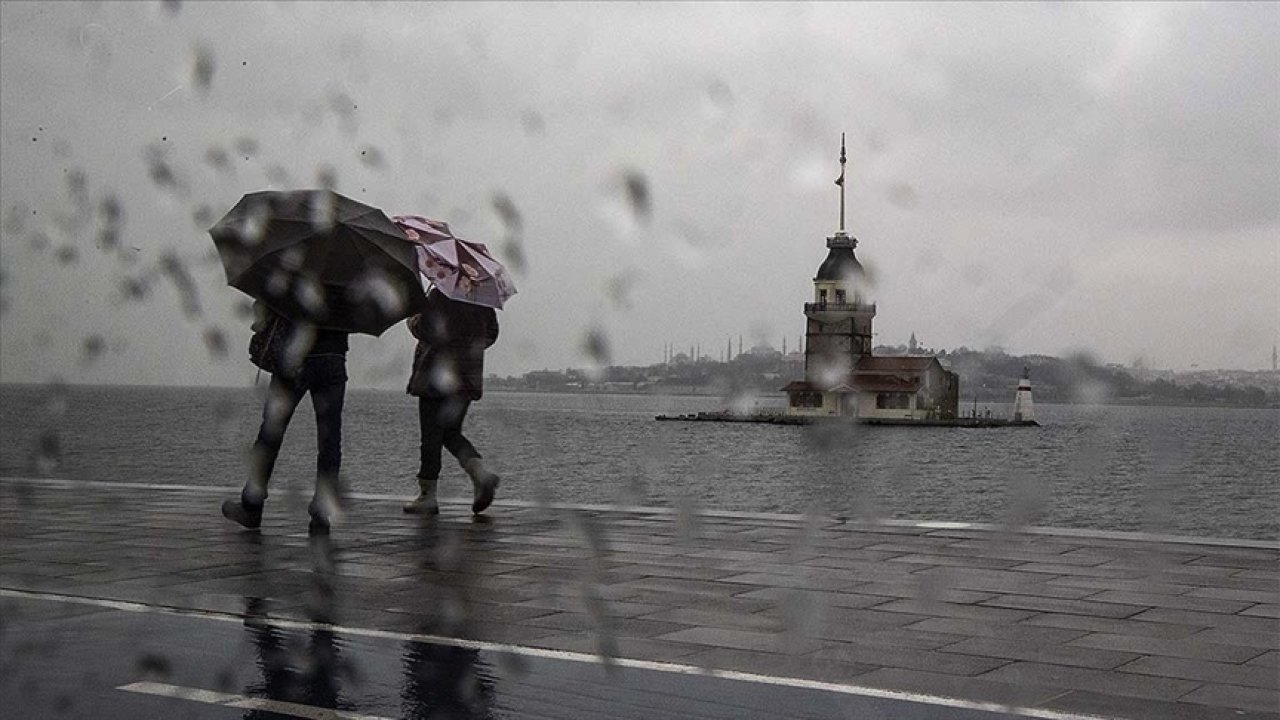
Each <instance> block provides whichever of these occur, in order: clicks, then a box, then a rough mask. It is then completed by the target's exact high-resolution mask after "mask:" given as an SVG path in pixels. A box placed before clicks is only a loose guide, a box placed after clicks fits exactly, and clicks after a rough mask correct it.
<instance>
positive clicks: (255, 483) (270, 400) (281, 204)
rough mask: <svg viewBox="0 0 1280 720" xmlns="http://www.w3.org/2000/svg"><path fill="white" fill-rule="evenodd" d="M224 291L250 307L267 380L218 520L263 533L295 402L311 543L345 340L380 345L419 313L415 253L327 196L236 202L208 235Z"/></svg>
mask: <svg viewBox="0 0 1280 720" xmlns="http://www.w3.org/2000/svg"><path fill="white" fill-rule="evenodd" d="M209 234H210V235H211V236H212V237H213V241H214V244H215V245H216V246H217V248H218V254H219V257H220V258H221V260H222V263H223V268H224V270H225V271H226V274H227V283H228V284H229V285H231V286H233V287H235V288H238V289H240V290H241V291H243V292H245V293H246V294H248V295H249V296H250V297H253V298H254V299H255V300H256V302H255V303H254V308H255V312H256V314H257V321H256V322H255V323H254V328H253V329H254V336H253V338H252V339H251V340H250V343H249V355H250V359H251V360H252V361H253V362H254V364H255V365H257V366H258V367H259V368H261V369H263V370H266V371H267V372H269V373H271V383H270V386H269V389H268V392H267V399H266V402H265V403H264V406H263V409H262V424H261V426H260V427H259V429H258V435H257V438H256V439H255V440H254V443H253V449H252V460H251V463H250V472H249V478H248V479H247V480H246V482H245V485H244V488H243V489H242V490H241V491H240V496H239V497H238V498H235V499H229V500H227V501H225V502H224V503H223V504H222V514H223V515H224V516H225V517H227V518H228V519H229V520H233V521H235V522H237V523H239V524H240V525H243V526H244V527H247V528H257V527H259V526H260V525H261V524H262V511H263V505H264V503H265V501H266V499H267V485H268V483H269V481H270V479H271V473H272V470H273V469H274V467H275V462H276V457H277V455H278V454H279V452H280V446H281V444H282V443H283V442H284V434H285V430H286V429H287V428H288V426H289V420H290V419H291V418H292V417H293V413H294V410H296V409H297V407H298V403H300V402H301V401H302V398H303V396H304V395H307V394H310V395H311V404H312V407H313V408H314V409H315V413H316V433H317V438H316V440H317V443H316V444H317V451H318V452H317V458H316V486H315V495H314V497H313V498H312V500H311V504H310V505H309V506H308V508H307V509H308V512H309V513H310V515H311V524H310V530H311V532H312V533H327V532H328V531H329V528H330V525H331V524H332V522H333V521H334V519H335V517H336V515H337V513H338V510H339V506H340V498H341V488H340V486H339V475H338V473H339V469H340V467H341V464H342V407H343V403H344V400H345V397H346V386H347V349H348V335H349V334H351V333H353V332H354V333H366V334H369V335H374V336H377V335H380V334H382V332H383V331H385V330H386V329H387V328H388V327H390V326H392V325H394V324H396V323H398V322H400V321H401V320H403V319H405V318H406V317H409V316H410V315H412V314H414V313H415V312H417V310H418V309H419V307H420V305H421V303H422V301H423V300H424V299H425V298H424V297H423V292H422V285H421V284H420V280H419V279H418V270H417V257H416V251H415V246H414V245H413V244H412V243H410V242H409V239H408V238H407V237H406V236H405V234H404V232H403V231H402V230H401V229H400V228H399V227H397V226H396V225H394V224H393V223H392V222H391V220H390V219H389V218H387V216H386V215H384V214H383V213H382V211H381V210H378V209H377V208H373V207H369V206H368V205H364V204H362V203H358V202H356V201H354V200H351V199H350V198H346V197H343V196H342V195H339V194H337V193H334V192H332V191H329V190H297V191H279V192H258V193H250V194H248V195H245V196H244V197H243V198H242V199H241V200H240V202H239V203H237V204H236V206H235V207H234V208H232V209H231V211H230V212H228V213H227V215H226V216H225V217H223V218H222V220H219V221H218V223H217V224H216V225H214V226H213V227H212V228H210V230H209Z"/></svg>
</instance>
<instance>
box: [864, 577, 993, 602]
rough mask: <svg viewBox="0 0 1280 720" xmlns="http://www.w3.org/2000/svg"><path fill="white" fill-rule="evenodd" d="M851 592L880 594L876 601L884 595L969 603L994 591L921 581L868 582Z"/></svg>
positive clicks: (989, 595) (906, 598) (986, 597)
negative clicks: (960, 588) (957, 587)
mask: <svg viewBox="0 0 1280 720" xmlns="http://www.w3.org/2000/svg"><path fill="white" fill-rule="evenodd" d="M851 592H856V593H859V594H861V595H864V596H865V595H872V596H880V599H878V600H876V601H875V602H877V603H882V602H884V598H885V597H895V598H902V599H904V600H924V601H926V602H927V601H936V602H949V603H960V604H965V605H970V604H973V603H978V602H982V601H983V600H986V599H988V598H993V597H995V596H996V593H991V592H982V591H978V590H959V589H956V588H949V587H938V583H921V582H900V583H887V582H870V583H864V584H862V585H858V586H857V587H855V588H854V589H853V590H852V591H851Z"/></svg>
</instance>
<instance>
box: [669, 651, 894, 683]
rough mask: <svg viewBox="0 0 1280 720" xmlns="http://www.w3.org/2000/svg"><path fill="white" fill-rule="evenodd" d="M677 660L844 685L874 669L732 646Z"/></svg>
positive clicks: (705, 666) (696, 664) (699, 665)
mask: <svg viewBox="0 0 1280 720" xmlns="http://www.w3.org/2000/svg"><path fill="white" fill-rule="evenodd" d="M689 647H697V646H693V645H691V646H689ZM680 663H681V664H682V665H693V666H695V667H700V668H706V669H709V670H732V671H737V672H745V673H753V674H756V675H767V676H770V677H789V678H805V679H812V680H817V681H820V682H829V683H839V684H845V685H847V684H857V682H858V680H859V678H860V677H861V676H862V675H863V674H865V673H867V672H870V671H872V670H875V669H876V668H875V667H873V666H870V665H859V664H857V663H845V662H837V661H835V660H830V659H824V658H818V657H815V656H813V655H812V654H808V655H791V654H785V653H775V652H759V651H753V650H738V649H734V648H702V649H700V650H698V651H697V652H695V653H693V654H691V655H685V656H682V657H681V658H680Z"/></svg>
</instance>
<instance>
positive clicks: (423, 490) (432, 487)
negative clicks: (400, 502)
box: [402, 478, 440, 515]
mask: <svg viewBox="0 0 1280 720" xmlns="http://www.w3.org/2000/svg"><path fill="white" fill-rule="evenodd" d="M418 490H419V492H418V497H416V498H414V499H413V500H411V501H410V502H407V503H405V504H404V507H403V508H402V509H403V510H404V511H405V512H407V513H409V514H410V515H438V514H439V513H440V504H439V503H438V502H437V501H436V478H418Z"/></svg>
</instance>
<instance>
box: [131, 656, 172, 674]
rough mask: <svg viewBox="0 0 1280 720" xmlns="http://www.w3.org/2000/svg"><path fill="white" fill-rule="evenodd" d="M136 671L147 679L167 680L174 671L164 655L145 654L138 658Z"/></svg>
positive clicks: (135, 666)
mask: <svg viewBox="0 0 1280 720" xmlns="http://www.w3.org/2000/svg"><path fill="white" fill-rule="evenodd" d="M134 669H135V671H137V672H139V673H141V674H142V675H144V676H146V677H151V678H165V677H168V676H169V673H170V672H172V671H173V666H172V664H171V663H170V662H169V659H168V658H166V657H164V656H163V655H158V654H156V653H144V654H142V655H140V656H138V660H137V662H136V663H135V664H134Z"/></svg>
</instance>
